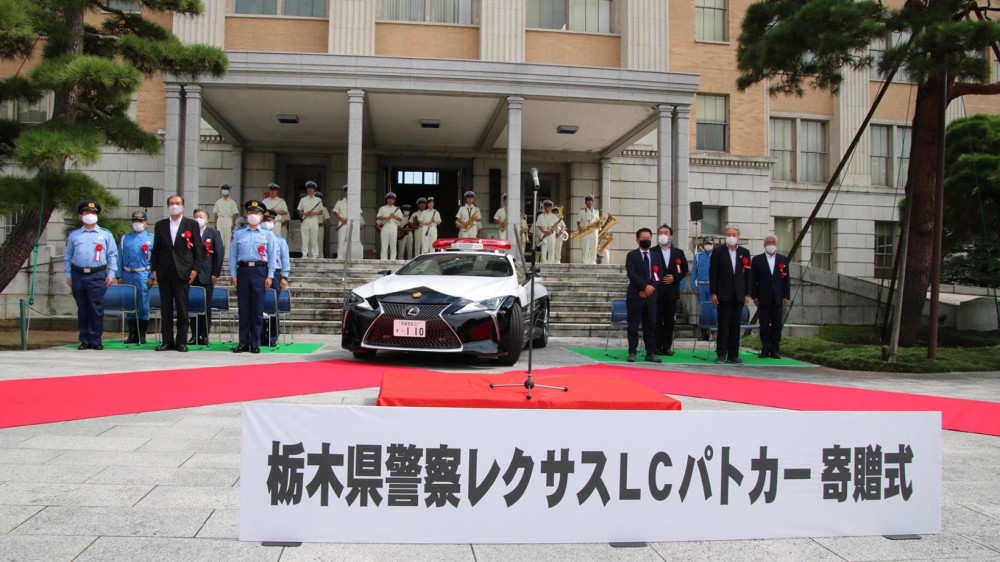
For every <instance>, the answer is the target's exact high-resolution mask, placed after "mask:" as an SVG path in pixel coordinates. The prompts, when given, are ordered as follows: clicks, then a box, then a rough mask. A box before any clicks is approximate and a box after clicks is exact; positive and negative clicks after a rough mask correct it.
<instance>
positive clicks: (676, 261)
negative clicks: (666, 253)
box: [674, 258, 681, 273]
mask: <svg viewBox="0 0 1000 562" xmlns="http://www.w3.org/2000/svg"><path fill="white" fill-rule="evenodd" d="M674 263H675V264H677V273H680V272H681V259H680V258H677V259H676V260H674Z"/></svg>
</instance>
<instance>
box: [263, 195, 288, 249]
mask: <svg viewBox="0 0 1000 562" xmlns="http://www.w3.org/2000/svg"><path fill="white" fill-rule="evenodd" d="M267 188H268V189H269V190H270V191H271V195H273V196H274V197H268V198H267V199H265V200H264V206H265V208H267V209H270V210H272V211H274V212H275V213H276V216H277V218H275V219H274V233H275V234H277V235H279V236H280V235H282V233H283V232H284V230H282V229H283V228H284V225H285V223H286V222H288V203H285V200H284V199H282V198H281V197H278V190H279V189H281V188H280V187H279V186H278V184H276V183H269V184H267ZM282 212H284V213H285V214H281V213H282Z"/></svg>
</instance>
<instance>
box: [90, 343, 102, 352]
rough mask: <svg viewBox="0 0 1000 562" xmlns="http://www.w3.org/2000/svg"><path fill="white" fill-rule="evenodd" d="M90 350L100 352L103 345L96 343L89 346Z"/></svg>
mask: <svg viewBox="0 0 1000 562" xmlns="http://www.w3.org/2000/svg"><path fill="white" fill-rule="evenodd" d="M90 349H96V350H97V351H100V350H102V349H104V344H101V343H96V344H94V345H92V346H90Z"/></svg>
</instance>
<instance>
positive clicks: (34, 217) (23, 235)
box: [0, 200, 56, 287]
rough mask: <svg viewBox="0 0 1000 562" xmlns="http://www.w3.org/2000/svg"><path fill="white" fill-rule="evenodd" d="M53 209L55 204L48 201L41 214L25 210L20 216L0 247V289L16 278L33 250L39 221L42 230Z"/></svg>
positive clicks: (32, 210)
mask: <svg viewBox="0 0 1000 562" xmlns="http://www.w3.org/2000/svg"><path fill="white" fill-rule="evenodd" d="M55 208H56V205H55V202H54V201H51V200H48V201H46V203H45V207H43V208H42V209H41V212H39V209H27V210H26V211H25V212H24V213H23V214H22V215H21V217H20V220H19V221H18V222H17V224H16V225H15V226H14V228H13V230H11V232H10V234H9V235H8V236H7V239H6V240H4V243H3V245H2V246H0V287H6V286H7V285H9V284H10V282H11V281H13V280H14V278H15V277H17V273H18V272H19V271H20V270H21V266H23V265H24V262H25V260H27V259H28V257H29V256H30V255H31V251H32V250H33V249H34V248H35V240H36V238H37V237H38V232H39V230H38V222H39V220H41V221H42V227H43V229H44V227H45V225H46V224H48V222H49V218H51V217H52V211H54V210H55Z"/></svg>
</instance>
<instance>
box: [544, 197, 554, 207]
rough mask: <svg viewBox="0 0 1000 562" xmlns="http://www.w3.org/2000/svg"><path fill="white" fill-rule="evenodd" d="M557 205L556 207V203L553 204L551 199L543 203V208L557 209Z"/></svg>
mask: <svg viewBox="0 0 1000 562" xmlns="http://www.w3.org/2000/svg"><path fill="white" fill-rule="evenodd" d="M555 205H556V204H555V203H553V202H552V201H551V200H549V199H546V200H545V201H542V206H543V207H555Z"/></svg>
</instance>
